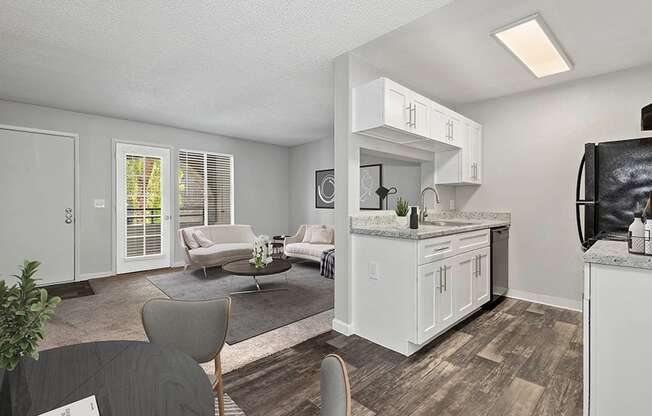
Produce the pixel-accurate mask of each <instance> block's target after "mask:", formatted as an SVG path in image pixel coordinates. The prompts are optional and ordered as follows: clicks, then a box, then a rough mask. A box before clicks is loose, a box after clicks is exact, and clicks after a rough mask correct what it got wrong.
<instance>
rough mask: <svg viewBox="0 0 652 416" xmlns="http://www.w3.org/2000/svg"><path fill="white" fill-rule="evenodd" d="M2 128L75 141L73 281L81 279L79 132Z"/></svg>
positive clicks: (0, 125)
mask: <svg viewBox="0 0 652 416" xmlns="http://www.w3.org/2000/svg"><path fill="white" fill-rule="evenodd" d="M0 130H9V131H17V132H24V133H35V134H42V135H44V136H57V137H68V138H70V139H72V140H73V142H74V148H75V155H74V158H75V162H74V163H75V166H74V170H75V175H74V177H75V183H74V210H75V211H74V213H73V225H74V227H73V235H74V244H75V248H74V254H73V255H74V257H75V258H74V261H73V264H74V272H73V275H74V278H73V281H76V280H79V263H80V261H79V260H80V257H79V248H80V244H79V237H80V233H79V227H78V225H79V223H80V218H81V211H80V205H81V204H80V199H79V195H80V194H79V134H77V133H68V132H62V131H55V130H43V129H35V128H31V127H21V126H12V125H7V124H0Z"/></svg>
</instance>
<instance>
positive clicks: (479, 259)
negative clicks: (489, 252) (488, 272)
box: [478, 255, 482, 276]
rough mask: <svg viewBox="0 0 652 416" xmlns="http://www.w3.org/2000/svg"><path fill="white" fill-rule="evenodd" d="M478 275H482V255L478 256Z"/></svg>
mask: <svg viewBox="0 0 652 416" xmlns="http://www.w3.org/2000/svg"><path fill="white" fill-rule="evenodd" d="M478 276H482V255H479V256H478Z"/></svg>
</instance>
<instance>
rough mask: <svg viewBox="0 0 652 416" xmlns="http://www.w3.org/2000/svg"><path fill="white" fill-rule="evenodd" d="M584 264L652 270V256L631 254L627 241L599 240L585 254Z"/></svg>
mask: <svg viewBox="0 0 652 416" xmlns="http://www.w3.org/2000/svg"><path fill="white" fill-rule="evenodd" d="M584 262H585V263H597V264H606V265H609V266H623V267H635V268H638V269H652V256H645V255H643V254H631V253H630V252H629V251H627V242H625V241H608V240H598V241H597V242H596V243H595V244H593V245H592V246H591V248H590V249H588V250H587V251H586V252H585V253H584Z"/></svg>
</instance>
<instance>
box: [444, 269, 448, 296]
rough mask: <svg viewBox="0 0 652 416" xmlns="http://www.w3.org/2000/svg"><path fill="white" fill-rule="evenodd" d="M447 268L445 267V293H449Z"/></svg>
mask: <svg viewBox="0 0 652 416" xmlns="http://www.w3.org/2000/svg"><path fill="white" fill-rule="evenodd" d="M446 269H447V267H446V266H444V291H446V292H448V276H447V275H448V273H447V271H446Z"/></svg>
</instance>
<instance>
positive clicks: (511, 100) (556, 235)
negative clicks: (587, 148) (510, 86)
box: [456, 66, 652, 305]
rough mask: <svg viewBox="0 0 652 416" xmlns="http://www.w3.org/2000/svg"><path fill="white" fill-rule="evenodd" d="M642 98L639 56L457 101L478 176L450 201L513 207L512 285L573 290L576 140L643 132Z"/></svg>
mask: <svg viewBox="0 0 652 416" xmlns="http://www.w3.org/2000/svg"><path fill="white" fill-rule="evenodd" d="M650 102H652V67H649V66H648V67H645V68H637V69H632V70H628V71H622V72H617V73H613V74H609V75H605V76H599V77H595V78H590V79H586V80H581V81H578V82H574V83H569V84H565V85H561V86H557V87H553V88H547V89H543V90H539V91H535V92H532V93H526V94H520V95H515V96H511V97H506V98H501V99H495V100H490V101H486V102H481V103H476V104H473V105H467V106H462V107H461V108H458V110H459V111H460V112H461V113H462V114H465V115H467V116H469V117H471V118H472V119H474V120H477V121H478V122H480V123H482V124H483V125H484V145H483V151H484V154H483V163H484V169H483V174H484V178H483V184H482V186H480V187H459V188H458V189H457V191H456V200H457V206H458V208H460V209H463V210H509V211H511V212H512V230H511V236H510V237H511V241H510V246H511V247H510V280H511V281H510V286H511V288H513V289H516V290H518V291H524V292H528V293H534V294H537V295H542V296H544V297H545V296H550V297H555V298H561V299H569V300H571V301H575V302H576V301H579V300H580V299H581V293H582V267H583V262H582V252H581V250H580V246H579V241H578V237H577V231H576V225H575V211H574V209H575V208H574V207H575V204H574V202H575V194H574V193H575V180H576V176H577V168H578V164H579V161H580V158H581V156H582V153H583V144H584V143H585V142H592V141H606V140H619V139H626V138H633V137H640V136H652V134H651V133H649V132H648V133H642V132H641V129H640V114H641V107H643V106H645V105H647V104H649V103H650ZM544 300H545V299H544ZM577 305H579V304H577Z"/></svg>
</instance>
